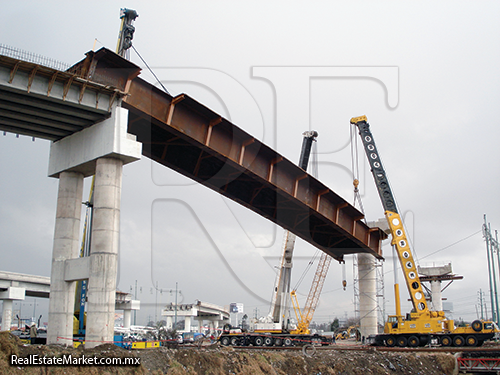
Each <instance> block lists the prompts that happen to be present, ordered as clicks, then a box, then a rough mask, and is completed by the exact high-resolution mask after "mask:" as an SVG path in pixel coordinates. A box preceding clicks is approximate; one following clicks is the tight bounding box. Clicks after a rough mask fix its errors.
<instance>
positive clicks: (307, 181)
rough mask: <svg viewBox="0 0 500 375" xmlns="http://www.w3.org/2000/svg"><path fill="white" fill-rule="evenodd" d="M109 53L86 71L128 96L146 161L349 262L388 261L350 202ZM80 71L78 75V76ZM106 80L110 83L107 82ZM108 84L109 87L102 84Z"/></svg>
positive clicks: (375, 232)
mask: <svg viewBox="0 0 500 375" xmlns="http://www.w3.org/2000/svg"><path fill="white" fill-rule="evenodd" d="M120 59H121V58H120V57H119V56H117V55H116V54H114V53H113V52H111V51H109V50H103V49H101V50H99V51H98V52H96V53H90V52H89V53H88V54H87V59H86V60H84V61H83V62H82V63H81V64H82V66H85V67H87V73H86V74H89V75H91V77H92V80H97V82H99V83H105V84H109V85H112V86H114V87H116V88H118V89H119V90H123V91H125V92H126V93H127V96H126V97H125V98H124V99H123V103H122V106H123V107H125V108H127V109H128V110H129V132H130V133H132V134H134V135H136V136H137V140H138V141H140V142H142V143H143V154H144V155H145V156H147V157H149V158H151V159H153V160H154V161H156V162H158V163H160V164H162V165H164V166H166V167H169V168H171V169H174V170H176V171H177V172H179V173H181V174H183V175H185V176H187V177H189V178H191V179H193V180H195V181H197V182H199V183H201V184H203V185H205V186H207V187H209V188H211V189H213V190H215V191H217V192H218V193H220V194H222V195H224V196H226V197H228V198H230V199H232V200H234V201H236V202H238V203H240V204H242V205H243V206H245V207H247V208H249V209H251V210H252V211H254V212H256V213H258V214H260V215H262V216H264V217H265V218H267V219H269V220H271V221H273V222H274V223H276V224H278V225H279V226H281V227H283V228H285V229H288V230H289V231H291V232H293V233H295V234H296V235H297V236H299V237H301V238H302V239H304V240H306V241H307V242H309V243H311V244H312V245H314V246H316V247H317V248H319V249H321V250H323V251H324V252H326V253H327V254H329V255H331V256H332V257H333V258H335V259H337V260H339V261H341V260H342V259H343V256H344V255H345V254H353V253H371V254H373V255H374V256H376V257H378V258H382V252H381V241H382V240H383V239H385V238H386V235H385V233H384V232H382V231H381V230H380V229H379V228H370V227H368V226H367V225H366V224H365V223H364V222H363V221H361V220H362V219H363V214H362V213H361V212H359V211H358V210H357V209H356V208H354V207H353V206H351V205H350V204H349V203H347V202H346V201H345V200H344V199H343V198H341V197H340V196H339V195H337V194H336V193H335V192H333V191H332V190H331V189H329V188H328V187H326V186H325V185H323V184H322V183H321V182H320V181H318V180H317V179H315V178H314V177H312V176H311V175H309V174H307V173H306V172H305V171H304V170H303V169H301V168H300V167H298V166H297V165H295V164H294V163H292V162H291V161H289V160H287V159H286V158H284V157H283V156H281V155H280V154H278V153H277V152H276V151H274V150H273V149H271V148H270V147H268V146H266V145H265V144H263V143H262V142H260V141H259V140H257V139H255V138H254V137H252V136H251V135H250V134H248V133H246V132H245V131H243V130H242V129H240V128H238V127H237V126H235V125H234V124H232V123H231V122H229V121H228V120H226V119H225V118H223V117H221V116H220V115H219V114H217V113H215V112H213V111H212V110H210V109H209V108H207V107H205V106H204V105H203V104H201V103H199V102H197V101H196V100H194V99H193V98H191V97H189V96H188V95H186V94H181V95H178V96H176V97H172V96H171V95H169V94H167V93H165V92H163V91H161V90H159V89H157V88H156V87H155V86H153V85H151V84H150V83H148V82H146V81H144V80H142V79H141V78H139V77H137V74H136V72H135V71H132V70H133V69H131V67H130V64H131V63H130V62H129V61H127V60H124V59H122V60H123V66H124V69H123V70H122V71H121V70H120V64H122V62H121V60H120ZM76 70H78V69H75V71H76ZM103 77H104V78H103ZM101 79H103V81H101Z"/></svg>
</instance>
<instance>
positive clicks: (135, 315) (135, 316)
mask: <svg viewBox="0 0 500 375" xmlns="http://www.w3.org/2000/svg"><path fill="white" fill-rule="evenodd" d="M134 300H135V301H137V280H135V293H134ZM136 318H137V310H134V326H135V325H137V323H136Z"/></svg>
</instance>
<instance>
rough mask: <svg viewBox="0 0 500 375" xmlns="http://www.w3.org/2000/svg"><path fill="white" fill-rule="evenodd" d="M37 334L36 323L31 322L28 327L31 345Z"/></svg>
mask: <svg viewBox="0 0 500 375" xmlns="http://www.w3.org/2000/svg"><path fill="white" fill-rule="evenodd" d="M37 335H38V331H37V329H36V324H35V322H33V323H31V327H30V339H31V345H34V344H35V341H36V336H37Z"/></svg>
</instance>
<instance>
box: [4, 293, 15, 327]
mask: <svg viewBox="0 0 500 375" xmlns="http://www.w3.org/2000/svg"><path fill="white" fill-rule="evenodd" d="M12 305H13V303H12V300H11V299H4V300H3V312H2V331H10V326H11V324H12Z"/></svg>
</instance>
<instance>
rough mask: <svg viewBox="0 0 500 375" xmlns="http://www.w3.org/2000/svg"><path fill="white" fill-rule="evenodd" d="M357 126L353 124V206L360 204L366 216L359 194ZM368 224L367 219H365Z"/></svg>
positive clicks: (351, 132)
mask: <svg viewBox="0 0 500 375" xmlns="http://www.w3.org/2000/svg"><path fill="white" fill-rule="evenodd" d="M355 127H356V125H354V124H351V129H350V130H351V131H350V136H351V142H349V143H350V145H351V170H352V184H353V185H354V201H353V206H354V207H356V202H358V204H359V210H360V211H361V213H362V214H363V216H364V214H365V209H364V207H363V202H362V201H361V194H360V193H359V189H358V186H359V158H358V137H356V129H355ZM363 220H364V221H365V223H366V219H365V218H363Z"/></svg>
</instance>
